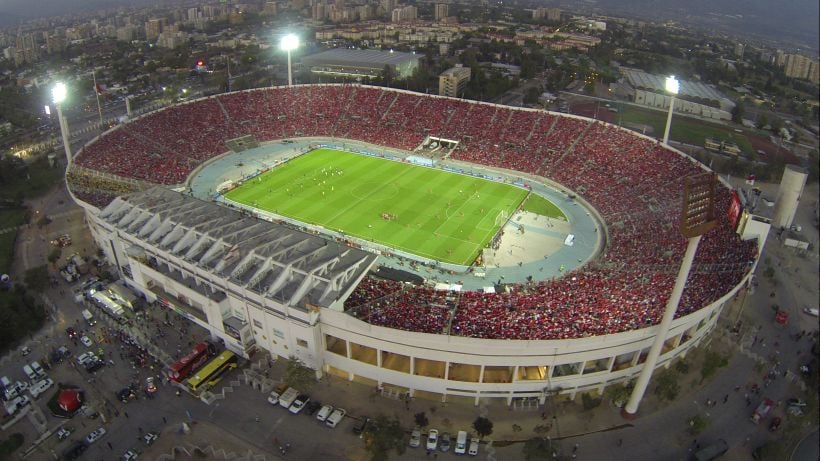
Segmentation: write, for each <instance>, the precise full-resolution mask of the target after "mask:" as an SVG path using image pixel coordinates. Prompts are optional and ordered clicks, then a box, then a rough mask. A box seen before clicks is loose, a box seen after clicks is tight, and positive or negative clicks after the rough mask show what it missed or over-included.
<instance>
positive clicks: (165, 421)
mask: <svg viewBox="0 0 820 461" xmlns="http://www.w3.org/2000/svg"><path fill="white" fill-rule="evenodd" d="M162 422H163V424H165V423H167V422H168V419H166V418H165V416H163V417H162Z"/></svg>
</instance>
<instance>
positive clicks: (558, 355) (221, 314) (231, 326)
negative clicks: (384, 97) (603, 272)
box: [69, 89, 767, 404]
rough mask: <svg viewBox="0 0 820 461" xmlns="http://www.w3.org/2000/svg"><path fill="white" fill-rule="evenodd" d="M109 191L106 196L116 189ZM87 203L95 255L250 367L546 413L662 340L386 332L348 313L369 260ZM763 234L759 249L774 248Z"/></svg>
mask: <svg viewBox="0 0 820 461" xmlns="http://www.w3.org/2000/svg"><path fill="white" fill-rule="evenodd" d="M368 91H370V89H368ZM378 91H379V92H383V93H385V94H391V95H392V93H394V91H391V90H382V89H379V90H378ZM379 97H381V96H379ZM391 97H392V96H391ZM459 103H461V102H459ZM177 107H179V106H177ZM498 107H501V106H498ZM192 110H193V109H192ZM503 110H510V109H506V108H505V109H503ZM161 112H163V111H160V113H161ZM552 115H554V114H552ZM513 116H514V114H510V115H506V114H505V117H508V118H509V119H510V120H511V119H512V118H513ZM148 117H150V115H149V116H148ZM585 129H586V130H588V129H589V128H588V127H587V128H585ZM109 135H110V133H107V134H105V135H103V136H102V138H103V139H104V138H105V137H106V136H109ZM635 136H636V137H637V135H635ZM268 140H269V139H265V140H264V141H268ZM80 155H81V154H80ZM676 155H682V154H680V153H677V154H676ZM106 178H107V179H105V181H103V184H107V183H106V181H109V182H110V181H111V179H110V177H106ZM80 190H81V191H82V193H83V194H85V195H83V197H86V196H88V192H89V191H88V186H87V185H83V186H82V187H77V186H76V185H75V186H72V187H70V188H69V191H70V192H71V193H72V195H73V196H74V197H75V200H77V202H78V203H79V204H80V205H81V206H83V207H84V208H85V209H86V211H87V212H86V215H87V220H88V222H89V227H90V230H91V233H92V236H93V238H94V239H95V241H96V243H97V244H98V246H99V247H100V248H101V249H102V250H103V251H104V252H105V255H106V258H107V259H108V260H109V261H110V262H112V263H113V264H115V265H116V267H117V268H118V270H119V272H120V274H121V275H122V276H123V277H124V278H125V279H126V281H127V282H128V283H129V285H131V286H132V288H134V289H135V290H136V291H138V292H139V293H141V294H142V295H143V296H145V297H146V299H147V300H149V301H156V302H158V303H160V304H161V305H163V306H165V307H166V308H169V309H173V310H175V311H176V312H178V313H180V314H181V315H183V316H185V317H186V318H188V319H189V320H190V321H192V322H194V323H196V324H198V325H200V326H202V327H203V328H205V329H207V330H208V331H209V332H210V334H211V335H212V337H213V338H215V339H220V340H222V341H223V342H224V343H225V346H226V347H227V348H229V349H231V350H232V351H234V352H236V353H238V354H240V355H242V356H245V357H248V356H249V354H251V353H252V352H253V351H254V350H255V349H262V350H265V351H269V352H270V353H271V354H273V355H275V356H283V357H287V356H296V357H298V358H299V359H301V360H302V361H303V362H304V363H306V364H307V365H308V366H310V367H312V368H314V369H316V370H317V373H318V374H331V375H334V376H339V377H343V378H345V379H349V380H353V381H357V382H361V383H365V384H369V385H374V386H379V387H384V388H390V389H395V390H396V391H398V392H405V391H406V392H409V393H410V394H411V395H416V396H426V397H431V398H435V399H442V400H445V399H452V398H467V399H471V400H472V401H474V402H475V403H476V404H478V402H479V399H481V398H503V399H506V400H507V401H508V402H510V401H512V400H513V399H518V398H537V399H539V400H540V401H541V402H543V401H544V400H545V399H546V398H548V397H549V396H550V395H554V394H557V393H561V394H569V395H572V396H574V395H575V394H576V393H577V392H585V391H602V390H603V389H604V388H605V387H606V386H608V385H611V384H613V383H617V382H622V381H625V380H628V379H630V378H633V377H635V376H637V375H638V374H639V373H640V371H641V369H642V364H643V361H644V359H645V357H646V354H647V353H648V350H649V348H650V347H651V345H652V343H653V341H654V340H655V331H656V328H657V327H656V325H648V326H646V327H640V326H639V327H637V328H635V329H627V330H626V331H621V332H617V333H613V334H601V335H581V336H580V337H572V338H570V339H486V338H478V337H468V335H456V334H433V333H425V332H417V331H405V330H402V329H396V328H389V327H385V326H379V325H377V324H374V323H373V322H370V323H368V322H366V321H364V320H360V319H358V318H356V317H355V316H353V315H351V314H350V313H347V312H345V307H344V301H345V299H346V298H347V297H348V296H349V295H350V294H351V292H352V291H353V290H354V289H355V288H356V286H357V284H358V283H359V282H360V280H361V279H362V278H363V277H364V276H365V274H366V273H367V272H368V270H369V269H370V268H372V267H373V266H374V264H375V260H376V256H375V255H374V254H372V253H370V252H368V251H364V250H359V249H355V248H350V247H347V246H343V245H340V244H338V243H336V242H333V241H329V240H327V239H325V238H323V237H321V236H319V235H313V234H308V233H304V232H299V231H295V230H294V229H292V228H291V227H286V226H282V225H277V224H272V223H268V222H264V221H260V220H259V219H257V218H255V217H251V216H247V215H243V214H241V213H240V212H238V211H235V210H229V209H226V208H224V207H221V206H219V205H216V204H214V203H210V202H206V201H202V200H199V199H197V198H194V197H190V196H188V195H185V194H182V193H179V192H174V191H171V190H168V189H165V188H151V189H148V190H146V191H142V192H136V193H133V194H130V195H128V196H127V197H125V198H117V199H114V200H113V201H111V202H110V203H108V204H107V205H105V206H99V207H98V206H94V205H92V204H91V203H90V201H84V200H82V199H81V198H80V195H77V194H75V193H74V192H77V191H80ZM766 231H767V228H765V229H763V230H760V231H759V232H760V233H759V234H758V235H756V236H754V237H757V238H761V239H762V240H761V241H765V237H766V235H765V233H766ZM760 251H761V250H760V249H758V250H757V257H759V252H760ZM756 260H757V259H756V258H755V259H754V261H750V262H749V265H748V267H746V268H744V269H743V271H742V274H741V275H740V276H738V277H737V278H736V279H735V278H732V280H733V285H732V286H731V288H730V289H728V290H725V292H721V293H720V295H719V296H717V297H715V298H714V299H712V300H711V301H710V302H708V304H706V305H704V306H702V307H700V308H697V309H694V310H692V311H690V312H685V313H682V315H680V316H679V317H678V318H676V319H675V320H674V321H673V324H672V327H671V329H670V331H669V335H668V336H667V337H666V338H664V341H665V342H664V347H663V352H662V355H661V358H660V360H659V362H658V366H659V367H664V366H668V365H669V363H670V362H671V361H672V360H673V359H674V358H676V357H682V356H685V355H686V354H687V353H688V351H690V350H691V348H692V347H695V346H696V345H698V344H699V343H701V342H702V341H703V340H704V339H706V338H707V337H708V335H709V333H710V332H711V331H712V330H713V329H714V328H715V326H716V324H717V319H718V316H719V314H720V312H721V311H722V310H723V308H724V307H725V306H726V305H727V303H728V302H729V301H730V300H731V299H732V298H733V297H734V296H735V295H736V294H737V292H738V290H740V289H741V288H742V287H743V285H744V284H746V283H747V282H748V281H749V278H750V277H751V274H752V273H753V271H754V267H755V266H756ZM734 280H737V281H736V283H735V282H734Z"/></svg>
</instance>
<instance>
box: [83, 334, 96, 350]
mask: <svg viewBox="0 0 820 461" xmlns="http://www.w3.org/2000/svg"><path fill="white" fill-rule="evenodd" d="M80 342H81V343H83V346H85V347H91V346H93V345H94V343H93V342H92V341H91V338H89V337H88V336H86V335H83V336H82V337H80Z"/></svg>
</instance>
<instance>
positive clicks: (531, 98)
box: [524, 86, 541, 104]
mask: <svg viewBox="0 0 820 461" xmlns="http://www.w3.org/2000/svg"><path fill="white" fill-rule="evenodd" d="M539 97H541V88H540V87H537V86H531V87H529V88H527V91H525V92H524V104H537V103H538V98H539Z"/></svg>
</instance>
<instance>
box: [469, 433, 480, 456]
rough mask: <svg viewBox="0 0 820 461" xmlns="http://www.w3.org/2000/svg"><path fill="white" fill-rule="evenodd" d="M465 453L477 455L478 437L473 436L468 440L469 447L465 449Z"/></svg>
mask: <svg viewBox="0 0 820 461" xmlns="http://www.w3.org/2000/svg"><path fill="white" fill-rule="evenodd" d="M467 454H468V455H470V456H477V455H478V439H477V438H475V437H473V439H472V440H470V449H469V450H467Z"/></svg>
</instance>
